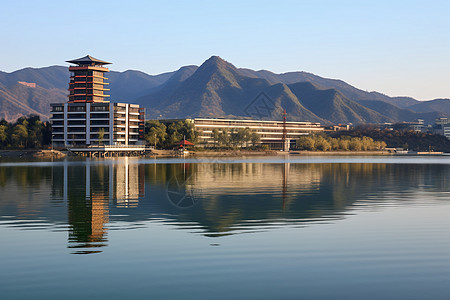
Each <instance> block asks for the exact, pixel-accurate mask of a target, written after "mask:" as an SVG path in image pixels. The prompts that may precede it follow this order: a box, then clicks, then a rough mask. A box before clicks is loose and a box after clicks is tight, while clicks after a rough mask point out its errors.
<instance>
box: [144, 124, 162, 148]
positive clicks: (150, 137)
mask: <svg viewBox="0 0 450 300" xmlns="http://www.w3.org/2000/svg"><path fill="white" fill-rule="evenodd" d="M166 130H167V127H166V125H164V124H162V123H160V122H159V121H158V120H150V121H147V122H145V135H144V137H145V140H146V141H147V144H149V145H152V146H154V145H155V144H156V146H157V147H162V146H163V144H164V142H165V141H166V137H167V132H166Z"/></svg>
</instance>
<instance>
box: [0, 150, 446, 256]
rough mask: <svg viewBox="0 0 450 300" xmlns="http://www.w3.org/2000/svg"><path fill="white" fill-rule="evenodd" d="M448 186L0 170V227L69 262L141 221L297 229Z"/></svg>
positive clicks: (334, 175) (332, 168)
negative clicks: (42, 238)
mask: <svg viewBox="0 0 450 300" xmlns="http://www.w3.org/2000/svg"><path fill="white" fill-rule="evenodd" d="M449 179H450V166H449V165H440V164H432V165H427V164H385V163H307V164H303V163H289V162H284V163H264V162H262V163H255V162H235V163H219V162H212V161H211V162H206V163H195V162H193V163H170V164H163V163H158V164H156V163H140V161H139V160H138V159H131V158H130V159H128V158H121V159H116V160H103V161H99V160H97V161H92V162H89V161H88V162H83V163H75V164H71V163H69V162H67V161H66V162H65V163H61V164H56V165H50V166H48V165H47V166H37V167H36V166H32V165H31V166H16V167H1V168H0V192H1V199H0V212H1V216H0V221H1V223H0V225H2V226H10V227H16V228H19V229H47V230H54V231H61V230H63V231H68V248H70V249H71V251H72V253H74V254H90V253H98V252H102V251H103V250H102V249H103V248H104V247H106V246H107V245H108V230H127V229H134V228H140V227H145V222H147V221H152V222H160V223H164V224H169V225H172V227H171V228H178V229H183V230H188V231H190V232H193V233H196V234H202V235H205V236H209V237H220V236H225V235H232V234H242V233H251V232H259V231H266V230H271V229H273V228H279V227H283V226H295V227H303V226H307V225H308V224H314V223H322V222H335V221H336V220H339V219H343V218H345V217H346V216H347V215H349V214H352V213H353V211H354V209H361V207H366V208H367V207H373V206H378V205H403V204H405V203H410V202H413V201H416V200H417V193H418V192H421V193H431V192H445V191H448V190H449V189H448V188H449V183H448V182H449ZM447 196H448V194H447ZM442 199H443V200H444V199H447V198H444V197H443V198H442ZM424 201H425V200H424ZM214 244H216V243H214Z"/></svg>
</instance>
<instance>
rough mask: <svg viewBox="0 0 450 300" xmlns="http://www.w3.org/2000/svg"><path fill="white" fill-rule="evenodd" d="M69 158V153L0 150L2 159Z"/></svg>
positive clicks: (41, 150) (40, 150)
mask: <svg viewBox="0 0 450 300" xmlns="http://www.w3.org/2000/svg"><path fill="white" fill-rule="evenodd" d="M66 156H67V151H59V150H47V149H30V150H0V158H6V157H12V158H20V157H24V158H25V157H26V158H63V157H66Z"/></svg>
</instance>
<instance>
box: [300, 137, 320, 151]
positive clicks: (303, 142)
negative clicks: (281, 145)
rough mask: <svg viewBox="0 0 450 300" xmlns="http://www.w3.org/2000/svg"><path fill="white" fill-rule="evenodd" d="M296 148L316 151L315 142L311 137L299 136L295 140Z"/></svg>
mask: <svg viewBox="0 0 450 300" xmlns="http://www.w3.org/2000/svg"><path fill="white" fill-rule="evenodd" d="M297 148H299V149H300V150H309V151H314V150H316V140H315V138H314V137H313V136H311V135H306V136H301V137H300V138H299V139H298V140H297Z"/></svg>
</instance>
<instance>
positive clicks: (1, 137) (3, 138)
mask: <svg viewBox="0 0 450 300" xmlns="http://www.w3.org/2000/svg"><path fill="white" fill-rule="evenodd" d="M51 140H52V128H51V124H50V123H49V122H42V121H41V120H40V117H39V116H38V115H30V116H28V117H20V118H19V119H17V121H16V122H14V123H10V122H7V121H6V120H5V119H2V120H1V121H0V148H1V149H41V148H44V147H49V146H50V145H51Z"/></svg>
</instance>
